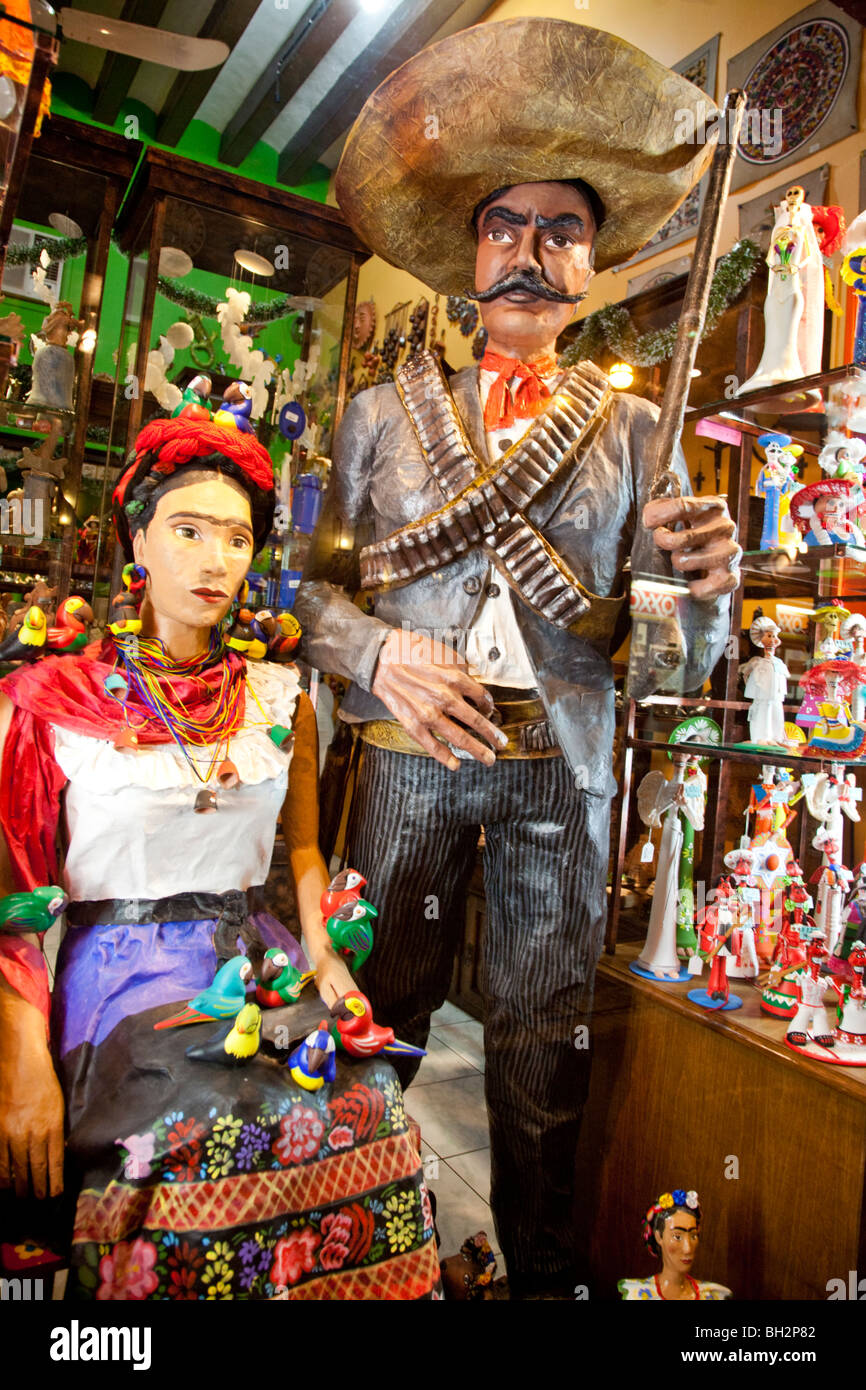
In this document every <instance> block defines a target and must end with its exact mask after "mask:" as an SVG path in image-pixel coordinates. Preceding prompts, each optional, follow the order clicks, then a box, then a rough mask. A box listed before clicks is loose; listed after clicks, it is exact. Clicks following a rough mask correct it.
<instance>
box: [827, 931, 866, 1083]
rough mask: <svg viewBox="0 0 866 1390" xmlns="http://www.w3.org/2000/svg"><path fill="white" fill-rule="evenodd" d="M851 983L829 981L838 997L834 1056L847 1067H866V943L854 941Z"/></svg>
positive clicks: (851, 955) (850, 957)
mask: <svg viewBox="0 0 866 1390" xmlns="http://www.w3.org/2000/svg"><path fill="white" fill-rule="evenodd" d="M848 964H849V966H850V967H851V979H850V980H837V979H832V980H831V981H830V983H831V985H832V986H833V988H834V989H835V991H836V993H837V995H838V996H839V1003H838V1005H837V1016H838V1023H837V1026H836V1027H835V1029H834V1030H833V1036H834V1038H835V1039H836V1047H835V1049H834V1056H836V1057H837V1058H838V1060H839V1061H840V1062H841V1063H842V1065H847V1066H860V1067H863V1066H866V980H864V975H866V943H864V942H862V941H855V942H854V944H853V945H852V947H851V951H850V954H849V956H848Z"/></svg>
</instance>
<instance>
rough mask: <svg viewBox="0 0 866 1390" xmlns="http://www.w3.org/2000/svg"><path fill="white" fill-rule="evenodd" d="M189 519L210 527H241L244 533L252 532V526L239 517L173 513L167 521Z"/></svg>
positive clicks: (201, 513) (203, 513)
mask: <svg viewBox="0 0 866 1390" xmlns="http://www.w3.org/2000/svg"><path fill="white" fill-rule="evenodd" d="M185 516H186V517H191V518H192V520H193V521H209V522H210V524H211V526H243V527H244V529H245V530H246V531H250V532H251V531H252V529H253V528H252V526H251V525H250V523H249V522H248V521H244V519H243V517H239V516H225V517H220V516H208V515H207V513H206V512H174V513H173V515H172V516H170V517H169V518H168V519H169V521H180V519H181V517H185Z"/></svg>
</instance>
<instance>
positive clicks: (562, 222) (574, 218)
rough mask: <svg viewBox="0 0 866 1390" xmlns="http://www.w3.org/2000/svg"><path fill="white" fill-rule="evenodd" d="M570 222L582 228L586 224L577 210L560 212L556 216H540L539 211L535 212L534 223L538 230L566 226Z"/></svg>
mask: <svg viewBox="0 0 866 1390" xmlns="http://www.w3.org/2000/svg"><path fill="white" fill-rule="evenodd" d="M572 222H576V223H577V225H578V226H579V227H580V228H581V229H583V228H584V227H585V226H586V222H585V220H584V219H583V218H582V217H581V215H580V213H578V212H560V213H557V215H556V217H542V216H541V213H536V216H535V225H536V227H538V228H539V230H540V231H545V230H546V229H547V228H548V227H568V226H570V225H571V223H572Z"/></svg>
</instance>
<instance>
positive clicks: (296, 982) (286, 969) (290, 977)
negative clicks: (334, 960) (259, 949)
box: [256, 946, 316, 1009]
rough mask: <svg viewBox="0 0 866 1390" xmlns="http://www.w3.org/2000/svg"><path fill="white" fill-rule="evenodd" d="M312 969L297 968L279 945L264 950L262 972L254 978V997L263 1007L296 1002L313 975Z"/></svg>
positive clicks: (276, 1007)
mask: <svg viewBox="0 0 866 1390" xmlns="http://www.w3.org/2000/svg"><path fill="white" fill-rule="evenodd" d="M315 973H316V972H315V971H314V970H299V969H298V967H297V966H296V965H293V964H292V962H291V961H290V960H289V957H288V955H287V954H286V952H285V951H283V950H281V948H280V947H279V946H271V947H270V949H269V950H267V951H265V958H264V961H263V962H262V973H261V975H259V976H258V978H257V980H256V999H257V1000H258V1002H259V1003H260V1004H261V1006H262V1008H264V1009H278V1008H279V1007H280V1005H281V1004H296V1003H297V1001H298V999H299V998H300V997H301V991H302V990H303V988H304V986H305V985H306V984H308V983H309V981H310V980H312V979H313V978H314V977H315Z"/></svg>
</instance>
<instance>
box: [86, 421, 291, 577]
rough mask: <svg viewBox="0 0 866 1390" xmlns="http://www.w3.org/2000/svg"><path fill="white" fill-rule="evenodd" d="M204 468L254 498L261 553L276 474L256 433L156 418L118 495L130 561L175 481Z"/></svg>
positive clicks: (118, 523)
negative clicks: (139, 534) (136, 543)
mask: <svg viewBox="0 0 866 1390" xmlns="http://www.w3.org/2000/svg"><path fill="white" fill-rule="evenodd" d="M202 470H205V471H213V472H214V473H222V474H224V475H225V476H226V477H227V478H231V479H233V480H234V481H235V482H236V483H239V484H240V486H241V487H242V488H243V489H244V492H245V493H246V494H247V496H248V497H249V501H250V513H251V516H252V525H253V541H254V548H255V551H259V550H261V548H262V546H263V545H264V543H265V541H266V540H267V538H268V536H269V534H270V532H271V530H272V528H273V522H274V473H273V467H272V464H271V460H270V456H269V454H268V452H267V450H266V449H265V448H264V447H263V445H261V444H260V443H259V441H258V440H257V439H256V437H255V435H251V434H244V433H242V432H241V431H239V430H230V429H227V428H225V427H224V426H222V425H215V424H214V423H213V421H212V420H188V419H184V418H183V417H182V416H178V418H177V419H174V420H152V421H151V422H150V424H149V425H145V427H144V429H143V430H142V431H141V433H140V434H139V436H138V438H137V439H136V441H135V448H134V450H133V452H132V453H131V454H130V456H129V458H128V459H127V466H126V468H125V470H124V472H123V473H122V475H121V477H120V480H119V482H118V484H117V487H116V488H115V489H114V494H113V497H112V502H113V511H114V526H115V530H116V532H117V539H118V542H119V543H120V545H121V547H122V549H123V553H124V555H125V556H126V558H127V560H132V559H133V558H134V556H133V551H132V538H133V536H134V535H135V533H136V532H137V531H141V530H145V529H146V528H147V526H148V525H149V523H150V522H151V521H152V520H153V515H154V512H155V511H156V504H157V502H158V501H159V498H160V497H161V495H162V493H163V491H164V490H165V485H166V483H168V481H169V480H170V479H173V478H175V477H176V476H177V475H179V474H183V473H186V472H189V473H193V472H195V473H200V472H201V471H202Z"/></svg>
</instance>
